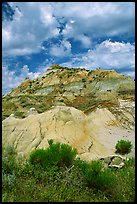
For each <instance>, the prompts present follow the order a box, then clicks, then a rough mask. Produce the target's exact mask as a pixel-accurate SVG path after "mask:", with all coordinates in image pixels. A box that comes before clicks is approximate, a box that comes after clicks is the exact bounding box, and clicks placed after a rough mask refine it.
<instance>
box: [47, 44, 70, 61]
mask: <svg viewBox="0 0 137 204" xmlns="http://www.w3.org/2000/svg"><path fill="white" fill-rule="evenodd" d="M49 50H50V51H49V53H50V55H51V56H55V57H59V56H65V55H69V54H71V43H70V42H69V41H67V40H63V41H61V42H60V43H58V44H52V45H51V47H50V48H49Z"/></svg>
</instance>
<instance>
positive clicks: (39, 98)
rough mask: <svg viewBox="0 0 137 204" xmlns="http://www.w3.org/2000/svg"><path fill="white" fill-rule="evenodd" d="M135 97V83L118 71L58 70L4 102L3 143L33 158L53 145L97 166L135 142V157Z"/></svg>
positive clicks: (21, 87) (31, 82)
mask: <svg viewBox="0 0 137 204" xmlns="http://www.w3.org/2000/svg"><path fill="white" fill-rule="evenodd" d="M134 93H135V84H134V81H133V80H132V79H131V78H130V77H126V76H124V75H121V74H118V73H116V72H115V71H113V70H112V71H109V70H102V69H97V70H94V71H89V70H85V69H80V68H78V69H73V68H64V67H60V66H59V65H54V66H52V67H50V68H49V69H48V70H47V72H45V73H44V74H43V75H42V76H40V77H39V78H37V79H35V80H30V79H28V78H27V79H26V80H25V81H24V82H22V83H21V84H20V85H19V86H18V87H16V88H15V89H14V90H12V91H11V92H10V93H8V94H7V95H5V96H4V97H3V99H2V100H3V104H2V111H3V119H4V120H3V122H2V143H3V145H4V146H5V145H7V144H13V145H14V147H15V148H16V150H17V151H18V153H20V154H22V155H28V154H29V153H30V152H31V151H32V150H33V149H37V148H41V147H44V148H45V147H47V146H48V139H53V140H54V141H59V142H61V143H67V144H71V145H72V146H74V147H76V148H77V150H78V153H79V156H80V157H81V158H83V159H86V160H91V159H94V158H99V157H100V158H101V157H102V156H104V157H105V156H108V155H110V154H115V144H116V142H117V141H118V140H120V139H129V140H131V141H132V143H133V151H132V152H131V156H134V154H135V152H134V143H135V130H134V127H135V103H134ZM11 114H12V115H11Z"/></svg>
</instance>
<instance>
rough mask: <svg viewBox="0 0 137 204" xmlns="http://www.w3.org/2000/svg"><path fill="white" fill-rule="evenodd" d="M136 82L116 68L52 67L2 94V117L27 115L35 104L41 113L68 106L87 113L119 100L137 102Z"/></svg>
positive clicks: (112, 105)
mask: <svg viewBox="0 0 137 204" xmlns="http://www.w3.org/2000/svg"><path fill="white" fill-rule="evenodd" d="M134 92H135V83H134V81H133V80H132V79H131V78H130V77H127V76H124V75H122V74H118V73H117V72H115V71H114V70H102V69H100V68H99V69H96V70H91V71H90V70H86V69H84V68H83V69H81V68H67V67H61V66H59V65H53V66H51V67H50V68H49V69H48V70H47V71H46V72H45V73H44V74H43V75H41V76H40V77H38V78H36V79H34V80H30V79H29V78H26V79H25V81H24V82H22V83H21V84H20V85H19V86H18V87H16V88H15V89H13V90H12V91H11V92H9V93H8V94H6V95H5V96H3V98H2V118H3V119H5V118H6V117H8V116H10V115H11V114H12V113H14V114H15V116H16V117H18V118H24V117H26V116H27V112H28V110H29V109H30V108H31V107H34V108H35V109H36V110H37V111H38V113H42V112H44V111H47V110H49V109H50V108H51V107H52V106H56V105H66V106H71V107H74V108H77V109H79V110H82V111H84V112H85V113H88V112H89V111H92V110H94V109H96V108H97V107H107V108H110V109H112V108H113V107H114V108H115V107H119V101H118V99H126V100H128V101H134Z"/></svg>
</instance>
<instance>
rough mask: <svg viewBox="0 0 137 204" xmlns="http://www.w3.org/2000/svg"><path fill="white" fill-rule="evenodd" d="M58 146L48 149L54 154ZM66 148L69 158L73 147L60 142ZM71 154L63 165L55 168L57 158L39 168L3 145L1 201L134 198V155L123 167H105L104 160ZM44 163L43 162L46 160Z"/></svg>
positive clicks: (125, 199) (71, 200)
mask: <svg viewBox="0 0 137 204" xmlns="http://www.w3.org/2000/svg"><path fill="white" fill-rule="evenodd" d="M53 144H54V143H49V148H47V149H51V146H52V145H53ZM61 145H62V144H60V147H61ZM57 146H58V145H56V144H54V145H53V146H52V147H54V148H53V149H52V151H51V152H52V156H53V155H54V154H56V150H57ZM58 147H59V146H58ZM47 149H46V151H47ZM59 149H60V148H59ZM65 149H67V152H66V159H67V160H68V157H67V155H68V152H69V153H70V152H72V148H71V147H70V149H68V146H67V148H66V147H64V146H63V151H64V150H65ZM60 150H61V149H60ZM60 152H61V151H60ZM39 155H40V154H39ZM60 155H61V154H60ZM46 157H47V155H46ZM61 157H62V155H61ZM61 157H59V159H61ZM70 157H71V159H72V161H73V162H72V163H69V166H67V165H66V164H67V163H65V162H64V161H63V162H64V164H65V165H61V166H60V168H56V167H57V162H55V163H52V162H51V163H50V164H49V165H50V168H45V166H44V168H42V167H41V165H39V164H38V163H37V165H36V164H35V165H34V164H32V162H30V160H29V158H28V159H27V160H24V159H22V158H19V157H17V156H16V151H15V150H14V148H13V147H12V146H8V147H7V148H3V151H2V201H3V202H81V201H82V202H133V201H134V200H135V160H134V159H133V158H132V159H129V161H126V163H125V166H124V167H123V168H122V169H117V170H116V169H112V168H109V169H105V168H104V166H103V164H102V163H100V162H99V161H96V160H95V161H92V162H89V163H88V162H86V161H83V160H81V159H78V158H77V159H76V158H75V156H74V155H73V156H70ZM56 159H57V157H56ZM56 159H55V160H56ZM67 160H66V161H67ZM56 161H57V160H56ZM44 163H45V164H46V162H45V161H44Z"/></svg>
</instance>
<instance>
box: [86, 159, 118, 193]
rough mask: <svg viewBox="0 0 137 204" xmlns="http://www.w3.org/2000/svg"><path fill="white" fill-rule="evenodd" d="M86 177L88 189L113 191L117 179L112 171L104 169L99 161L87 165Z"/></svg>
mask: <svg viewBox="0 0 137 204" xmlns="http://www.w3.org/2000/svg"><path fill="white" fill-rule="evenodd" d="M84 177H85V179H86V183H87V185H88V187H91V188H96V189H100V190H103V191H104V190H105V191H106V190H107V189H110V188H111V189H113V187H114V186H115V184H116V178H115V175H114V174H113V172H112V171H111V170H110V169H104V168H103V164H102V162H101V161H99V160H95V161H91V162H90V163H87V165H85V170H84Z"/></svg>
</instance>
